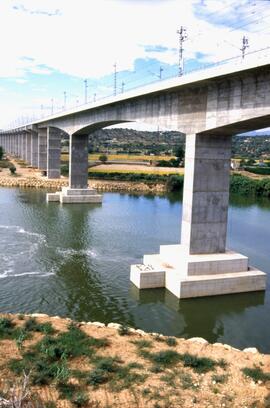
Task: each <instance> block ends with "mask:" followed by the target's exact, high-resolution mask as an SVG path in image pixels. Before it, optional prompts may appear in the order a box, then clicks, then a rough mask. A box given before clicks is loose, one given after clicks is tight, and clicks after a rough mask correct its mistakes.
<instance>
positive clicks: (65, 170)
mask: <svg viewBox="0 0 270 408" xmlns="http://www.w3.org/2000/svg"><path fill="white" fill-rule="evenodd" d="M61 174H62V176H68V175H69V166H68V164H62V165H61Z"/></svg>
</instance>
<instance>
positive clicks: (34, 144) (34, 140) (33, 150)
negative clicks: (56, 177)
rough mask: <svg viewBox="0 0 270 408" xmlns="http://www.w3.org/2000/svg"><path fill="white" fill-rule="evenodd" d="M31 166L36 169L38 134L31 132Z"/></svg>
mask: <svg viewBox="0 0 270 408" xmlns="http://www.w3.org/2000/svg"><path fill="white" fill-rule="evenodd" d="M31 136H32V138H31V166H33V167H38V133H37V132H35V131H31Z"/></svg>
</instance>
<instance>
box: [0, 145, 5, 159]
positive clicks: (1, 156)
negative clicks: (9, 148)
mask: <svg viewBox="0 0 270 408" xmlns="http://www.w3.org/2000/svg"><path fill="white" fill-rule="evenodd" d="M3 156H4V149H3V147H2V146H0V160H2V159H3Z"/></svg>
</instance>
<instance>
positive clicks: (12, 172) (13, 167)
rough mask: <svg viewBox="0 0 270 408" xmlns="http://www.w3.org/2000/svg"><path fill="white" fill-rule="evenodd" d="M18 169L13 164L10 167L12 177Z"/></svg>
mask: <svg viewBox="0 0 270 408" xmlns="http://www.w3.org/2000/svg"><path fill="white" fill-rule="evenodd" d="M16 170H17V169H16V167H15V166H14V165H13V164H12V165H11V166H10V167H9V171H10V173H11V174H12V175H14V174H15V173H16Z"/></svg>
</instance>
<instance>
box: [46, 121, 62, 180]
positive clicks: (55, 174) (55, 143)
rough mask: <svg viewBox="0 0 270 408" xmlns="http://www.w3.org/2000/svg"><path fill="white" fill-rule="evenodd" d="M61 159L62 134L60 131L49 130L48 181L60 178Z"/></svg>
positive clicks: (51, 128) (49, 128)
mask: <svg viewBox="0 0 270 408" xmlns="http://www.w3.org/2000/svg"><path fill="white" fill-rule="evenodd" d="M60 159H61V132H60V130H59V129H55V128H53V127H48V129H47V177H48V179H56V178H60Z"/></svg>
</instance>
